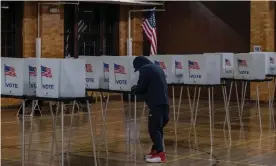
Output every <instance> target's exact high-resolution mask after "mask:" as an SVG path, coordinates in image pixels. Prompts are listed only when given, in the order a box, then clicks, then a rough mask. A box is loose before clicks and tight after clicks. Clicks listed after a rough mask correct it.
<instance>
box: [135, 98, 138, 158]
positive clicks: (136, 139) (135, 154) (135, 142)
mask: <svg viewBox="0 0 276 166" xmlns="http://www.w3.org/2000/svg"><path fill="white" fill-rule="evenodd" d="M136 99H137V98H136V95H134V131H135V132H134V133H135V134H134V139H135V141H134V162H135V163H136V149H137V142H138V141H137V109H136V107H137V103H136ZM138 139H139V138H138Z"/></svg>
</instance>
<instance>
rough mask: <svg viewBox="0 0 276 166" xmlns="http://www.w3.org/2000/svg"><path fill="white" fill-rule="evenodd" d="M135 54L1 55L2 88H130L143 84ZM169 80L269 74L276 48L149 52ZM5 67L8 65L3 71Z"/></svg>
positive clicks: (53, 92)
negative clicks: (270, 49)
mask: <svg viewBox="0 0 276 166" xmlns="http://www.w3.org/2000/svg"><path fill="white" fill-rule="evenodd" d="M134 58H135V56H98V57H95V56H79V59H50V58H6V57H2V58H1V66H2V72H1V78H2V79H1V80H2V84H1V91H2V94H6V95H18V96H19V95H36V96H38V97H50V98H58V97H83V96H85V89H109V90H120V91H130V89H131V87H132V86H133V85H136V84H137V81H138V77H139V72H134V68H133V60H134ZM148 58H149V60H151V61H152V62H153V63H154V64H156V65H158V66H160V67H161V68H162V69H163V71H164V73H165V75H166V79H167V83H168V84H170V83H174V84H175V83H179V84H220V82H221V78H235V79H248V80H250V79H265V77H266V75H267V74H270V75H275V74H276V64H275V58H276V53H273V52H271V53H270V52H252V53H239V54H233V53H204V54H194V55H157V56H156V55H155V56H150V57H148ZM3 69H4V70H3Z"/></svg>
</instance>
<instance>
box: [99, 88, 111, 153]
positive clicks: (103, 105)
mask: <svg viewBox="0 0 276 166" xmlns="http://www.w3.org/2000/svg"><path fill="white" fill-rule="evenodd" d="M100 100H101V112H102V121H103V123H102V132H101V137H100V138H101V140H103V137H104V144H105V151H106V156H108V142H107V138H106V112H107V106H108V102H109V93H108V94H107V98H106V101H104V95H103V92H101V93H100ZM101 145H102V144H101V143H100V145H99V146H100V147H101ZM100 147H99V148H100ZM99 152H100V149H99Z"/></svg>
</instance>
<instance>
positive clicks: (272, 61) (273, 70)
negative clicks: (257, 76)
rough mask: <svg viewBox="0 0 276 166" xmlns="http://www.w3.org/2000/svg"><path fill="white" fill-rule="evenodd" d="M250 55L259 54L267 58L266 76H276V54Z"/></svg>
mask: <svg viewBox="0 0 276 166" xmlns="http://www.w3.org/2000/svg"><path fill="white" fill-rule="evenodd" d="M250 54H257V55H261V56H265V59H266V63H265V65H266V67H265V70H266V72H265V73H266V74H271V75H275V74H276V52H250Z"/></svg>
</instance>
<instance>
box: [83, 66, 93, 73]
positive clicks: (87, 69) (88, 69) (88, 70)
mask: <svg viewBox="0 0 276 166" xmlns="http://www.w3.org/2000/svg"><path fill="white" fill-rule="evenodd" d="M85 70H86V72H87V73H92V72H93V70H92V65H91V64H85Z"/></svg>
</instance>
